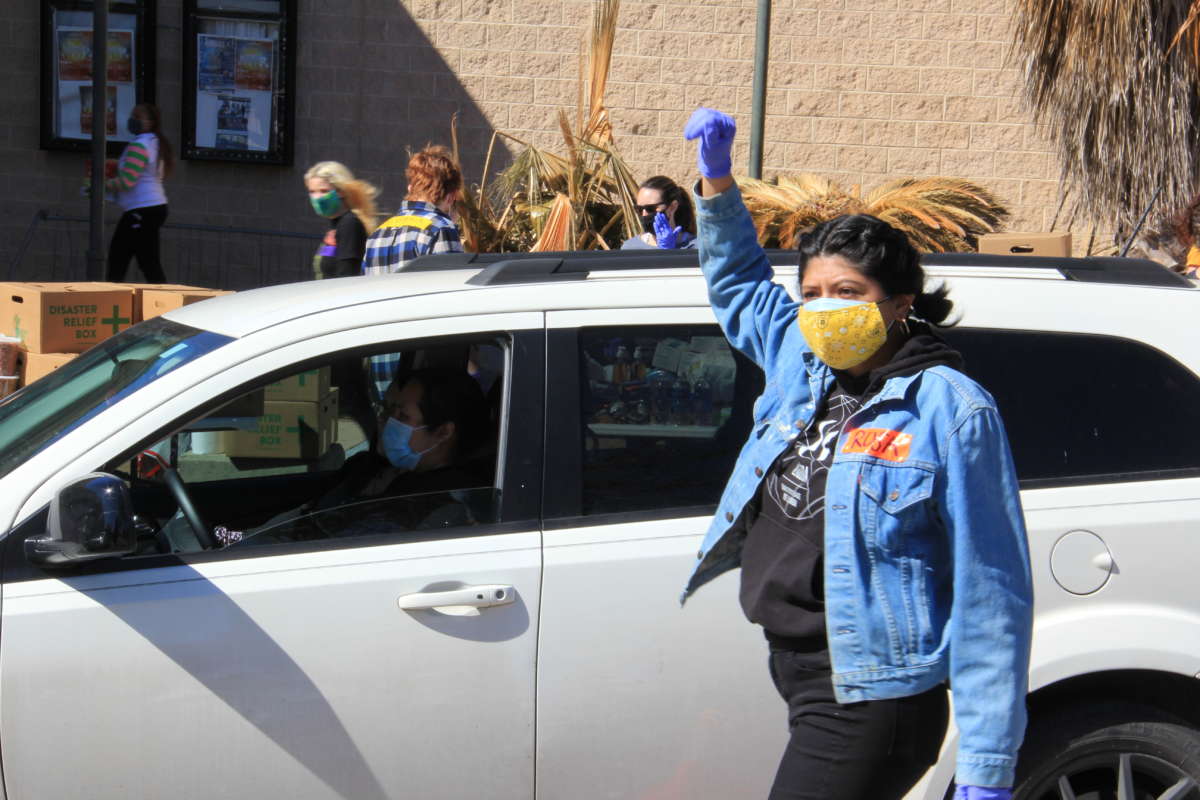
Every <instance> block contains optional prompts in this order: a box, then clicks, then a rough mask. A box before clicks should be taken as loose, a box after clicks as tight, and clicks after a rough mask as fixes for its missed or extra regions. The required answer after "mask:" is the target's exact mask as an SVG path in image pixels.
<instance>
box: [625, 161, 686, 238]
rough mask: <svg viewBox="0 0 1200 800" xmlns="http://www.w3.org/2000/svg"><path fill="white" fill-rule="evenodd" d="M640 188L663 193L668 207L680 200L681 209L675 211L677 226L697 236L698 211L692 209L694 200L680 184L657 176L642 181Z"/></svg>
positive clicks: (663, 198)
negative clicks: (674, 201)
mask: <svg viewBox="0 0 1200 800" xmlns="http://www.w3.org/2000/svg"><path fill="white" fill-rule="evenodd" d="M638 188H639V189H655V190H657V191H659V192H660V193H662V201H663V203H664V204H666V205H671V202H672V201H673V200H678V201H679V208H677V209H675V224H676V225H678V226H679V227H680V228H683V229H684V230H685V231H687V232H688V233H690V234H692V235H693V236H695V235H696V211H695V209H693V208H692V198H691V196H690V195H689V194H688V193H687V192H685V191H684V190H683V188H682V187H681V186H680V185H679V184H677V183H675V181H673V180H671V179H670V178H668V177H667V176H666V175H655V176H654V177H653V178H647V179H646V180H644V181H642V185H641V186H639V187H638Z"/></svg>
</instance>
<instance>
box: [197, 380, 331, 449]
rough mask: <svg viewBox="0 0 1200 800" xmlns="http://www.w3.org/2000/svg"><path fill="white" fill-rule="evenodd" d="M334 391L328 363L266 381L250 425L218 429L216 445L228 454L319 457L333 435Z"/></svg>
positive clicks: (329, 443) (327, 446) (328, 445)
mask: <svg viewBox="0 0 1200 800" xmlns="http://www.w3.org/2000/svg"><path fill="white" fill-rule="evenodd" d="M337 417H338V393H337V389H336V388H334V389H331V388H330V385H329V367H322V368H321V369H315V370H310V371H308V372H302V373H300V374H298V375H293V376H292V377H290V378H285V379H284V380H281V381H276V382H275V383H272V384H269V385H268V386H267V387H266V390H265V391H264V393H263V413H262V416H260V417H258V418H257V419H256V420H255V421H254V422H253V423H252V424H251V426H250V429H248V430H236V431H221V432H220V433H218V434H217V441H216V445H215V447H214V450H215V451H216V452H218V453H223V454H225V455H227V456H229V457H230V458H300V459H315V458H320V457H321V456H322V455H324V454H325V452H326V451H327V450H329V448H330V447H331V446H332V445H333V443H334V442H335V441H337Z"/></svg>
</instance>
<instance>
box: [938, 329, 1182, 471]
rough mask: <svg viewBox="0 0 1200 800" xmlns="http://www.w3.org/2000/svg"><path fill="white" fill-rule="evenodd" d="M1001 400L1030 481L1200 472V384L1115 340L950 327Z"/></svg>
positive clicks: (973, 371)
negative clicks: (1199, 413) (1199, 416)
mask: <svg viewBox="0 0 1200 800" xmlns="http://www.w3.org/2000/svg"><path fill="white" fill-rule="evenodd" d="M945 336H946V338H947V340H948V341H949V342H950V343H951V344H952V345H953V346H954V347H955V348H957V349H958V350H959V351H960V352H961V353H962V354H963V357H964V360H965V362H966V366H965V371H966V372H967V373H968V374H969V375H970V376H971V377H973V378H974V379H975V380H977V381H978V382H979V383H980V384H981V385H983V387H984V388H985V389H987V390H988V391H989V392H991V394H992V395H993V396H994V397H995V399H996V404H997V407H998V408H999V409H1000V414H1001V417H1002V418H1003V420H1004V425H1005V428H1006V429H1007V432H1008V438H1009V442H1010V443H1011V446H1012V452H1013V460H1014V461H1015V462H1016V467H1017V474H1018V475H1019V477H1020V478H1021V480H1022V481H1023V482H1054V481H1071V482H1078V481H1089V482H1104V481H1115V480H1128V479H1137V478H1138V477H1139V476H1143V477H1146V476H1149V475H1150V474H1152V473H1154V474H1157V473H1161V472H1164V471H1166V472H1179V471H1191V472H1195V471H1196V470H1197V468H1200V434H1198V433H1197V428H1196V425H1195V423H1194V420H1193V416H1194V414H1195V411H1196V409H1198V408H1200V380H1198V379H1197V377H1196V375H1195V374H1193V373H1192V372H1191V371H1190V370H1188V369H1187V368H1185V367H1184V366H1182V365H1181V364H1180V363H1179V362H1177V361H1175V360H1174V359H1172V358H1171V357H1170V356H1168V355H1166V354H1164V353H1162V352H1161V351H1159V350H1156V349H1154V348H1152V347H1149V346H1147V345H1145V344H1142V343H1140V342H1135V341H1132V340H1129V339H1122V338H1117V337H1112V336H1095V335H1089V334H1073V333H1047V332H1030V331H1012V330H987V329H971V328H951V329H949V330H947V331H946V332H945Z"/></svg>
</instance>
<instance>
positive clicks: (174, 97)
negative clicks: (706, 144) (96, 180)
mask: <svg viewBox="0 0 1200 800" xmlns="http://www.w3.org/2000/svg"><path fill="white" fill-rule="evenodd" d="M1009 2H1010V0H1001V2H1000V3H996V2H994V0H903V1H902V2H901V0H774V2H773V4H772V5H773V9H774V10H773V16H772V40H771V67H770V90H769V93H768V101H767V112H768V115H767V122H766V144H765V164H764V174H765V175H767V176H771V175H775V174H784V173H794V172H802V171H807V172H816V173H819V174H823V175H828V176H831V177H834V178H835V179H837V180H838V181H840V182H843V183H845V184H851V185H860V186H862V187H863V188H864V189H865V190H869V189H870V188H872V187H874V186H876V185H878V184H879V183H880V182H881V181H884V180H886V179H888V178H892V177H900V176H908V175H947V176H956V177H964V178H969V179H972V180H975V181H978V182H980V183H983V184H984V185H986V186H988V187H989V188H991V189H992V190H994V191H995V192H997V193H998V194H999V195H1000V197H1001V198H1002V199H1003V200H1004V201H1005V202H1007V203H1008V204H1009V205H1010V207H1011V208H1012V210H1013V212H1014V219H1013V222H1012V223H1011V225H1010V228H1012V229H1032V230H1044V229H1046V228H1047V227H1048V226H1049V224H1050V221H1051V219H1052V217H1053V215H1054V211H1055V203H1056V193H1057V181H1056V180H1055V178H1056V177H1057V165H1056V164H1055V160H1054V157H1053V156H1052V154H1051V153H1050V152H1049V149H1048V145H1047V143H1046V142H1045V141H1044V140H1043V138H1042V136H1041V135H1040V132H1039V131H1038V130H1037V129H1036V128H1035V127H1034V126H1033V125H1031V124H1030V123H1029V121H1028V115H1027V113H1026V112H1025V111H1024V110H1023V109H1022V107H1021V104H1020V102H1019V100H1018V99H1017V96H1016V89H1017V79H1018V75H1017V73H1016V71H1015V70H1014V69H1013V68H1012V67H1011V66H1010V65H1006V62H1005V55H1006V52H1007V49H1008V41H1009V35H1008V28H1007V26H1008V24H1009V20H1010V16H1011V14H1010V5H1009ZM181 6H182V4H181V0H159V1H158V15H159V24H158V31H157V35H158V42H159V62H158V64H157V68H158V98H159V104H160V105H161V106H162V108H163V112H164V118H165V120H166V123H167V131H168V133H169V134H170V135H171V136H172V137H173V138H174V139H175V140H176V141H177V140H178V138H179V114H180V102H179V94H180V90H181V87H180V70H181V63H180V53H181V50H182V47H181V44H180V35H181V33H180V30H181V17H182V14H181ZM299 6H300V17H299V31H300V36H299V42H298V48H299V49H298V58H297V64H298V74H297V97H296V101H297V102H296V131H295V134H296V140H295V141H296V163H295V165H294V166H292V167H265V166H247V165H237V164H222V163H211V162H183V163H181V164H180V167H179V170H178V174H177V175H176V177H175V178H174V179H173V180H172V181H171V182H170V183H169V184H168V194H169V197H170V202H171V217H172V220H173V221H178V222H196V223H209V224H218V225H242V226H247V227H253V228H263V229H273V230H288V231H319V230H320V229H321V222H320V220H317V219H316V218H315V217H314V216H313V215H312V213H311V211H310V210H309V209H308V206H307V201H306V198H305V196H304V194H303V191H302V186H301V176H302V175H303V172H304V170H305V168H306V167H307V166H308V165H309V164H311V163H313V162H315V161H318V160H323V159H328V158H332V159H337V160H341V161H344V162H346V163H347V164H348V165H350V166H351V168H352V169H354V170H355V171H356V172H358V173H359V174H360V175H362V176H364V177H367V178H368V179H370V180H372V181H374V182H376V183H377V184H378V185H379V186H380V187H381V189H382V190H383V193H382V195H381V198H380V205H381V208H382V209H383V210H390V209H392V208H394V206H395V205H396V204H397V203H398V202H399V201H400V199H401V198H402V197H403V193H404V179H403V167H404V163H405V161H406V148H410V147H411V148H417V147H420V146H421V145H423V144H425V143H426V142H427V141H435V142H445V141H447V140H448V130H449V118H450V115H451V114H452V113H455V112H457V113H458V114H459V116H460V133H461V135H462V141H463V146H464V162H465V163H464V166H465V171H466V173H467V177H468V179H469V180H471V181H478V180H479V178H480V170H481V168H482V163H483V159H484V153H485V151H486V148H487V144H488V142H489V140H490V138H491V136H492V133H493V132H494V131H496V130H501V131H505V132H507V133H510V134H512V135H514V136H517V137H520V138H522V139H525V140H527V141H530V142H533V143H535V144H538V145H541V146H550V147H555V148H558V147H559V146H560V142H561V137H560V135H559V133H558V129H557V125H556V122H555V114H556V112H557V110H558V109H559V108H563V107H565V108H567V109H568V110H571V111H572V112H573V110H574V107H575V101H576V92H577V85H578V84H577V77H578V74H579V52H580V40H581V37H582V36H583V34H584V32H585V31H586V28H587V24H588V21H589V20H590V17H591V13H592V4H591V3H590V2H586V1H585V0H401V1H399V2H398V1H397V0H299ZM755 6H756V3H755V2H754V0H679V2H674V3H669V2H668V3H654V2H632V1H631V0H626V2H625V3H624V4H623V7H622V10H621V17H620V24H621V27H620V31H619V33H618V36H617V40H616V48H615V54H614V57H613V64H612V71H611V78H610V83H609V90H608V104H609V106H610V108H611V111H612V118H613V121H614V125H615V129H616V135H617V137H618V144H619V146H620V147H621V149H622V151H623V153H624V154H625V156H626V158H627V159H628V160H629V162H630V163H631V165H632V166H633V168H634V171H635V175H637V176H638V177H639V178H644V177H648V176H649V175H651V174H655V173H665V174H668V175H671V176H673V177H675V178H676V179H678V180H686V179H690V178H691V177H692V176H694V174H695V166H694V157H693V154H692V151H691V147H690V146H687V145H685V143H684V142H683V140H682V138H681V131H682V128H683V124H684V121H685V120H686V119H687V116H688V114H689V113H690V111H691V110H692V109H693V108H695V107H696V106H697V105H701V104H706V105H712V106H715V107H718V108H721V109H724V110H726V111H729V112H731V113H733V114H734V115H735V116H736V117H737V119H738V122H739V124H740V126H741V129H742V136H741V141H740V142H739V144H738V146H737V148H736V150H735V154H734V155H735V167H737V168H739V169H744V167H745V164H746V141H747V140H748V138H749V127H750V107H751V90H750V86H751V81H752V74H753V55H754V27H755V19H754V16H755ZM38 8H39V3H38V0H15V2H13V3H9V4H5V7H4V9H3V10H0V43H3V46H2V47H0V85H2V86H3V90H4V96H5V98H6V101H7V102H6V107H5V110H6V112H7V113H6V114H5V116H4V118H3V119H0V185H2V186H3V187H4V191H3V192H2V193H0V276H5V275H6V273H7V270H6V267H7V265H8V262H9V259H10V258H11V257H12V255H13V253H15V251H16V248H17V246H18V245H19V243H20V241H21V239H22V237H23V236H24V233H25V230H26V228H27V226H28V223H29V220H30V219H31V218H32V216H33V213H34V211H36V210H37V209H39V208H50V209H53V210H55V211H59V212H63V213H67V214H79V215H86V212H87V204H86V201H85V200H84V199H83V198H81V197H80V196H79V195H78V188H79V185H80V179H81V175H82V169H83V160H84V158H85V156H84V155H82V154H77V153H61V152H45V151H42V150H39V149H38V108H39V106H38V81H37V73H38V53H39V47H38ZM507 155H508V151H507V150H506V149H504V148H503V147H502V148H501V149H500V151H499V152H498V153H497V162H498V163H503V162H504V160H505V158H506V157H507ZM110 216H111V217H112V218H114V219H115V216H116V213H115V211H114V212H111V213H110ZM1060 227H1062V223H1061V221H1060ZM64 230H65V229H64ZM73 235H75V236H76V238H77V235H78V234H77V233H76V234H73ZM66 236H67V234H66V233H65V232H58V233H56V232H54V231H53V230H52V228H46V227H43V229H42V232H41V233H39V234H38V236H37V237H35V241H34V242H33V244H32V245H31V250H30V254H31V255H29V256H27V257H26V259H25V261H24V263H23V264H22V268H21V275H20V277H34V276H37V275H45V274H47V270H48V269H49V267H48V266H47V265H48V264H50V263H51V256H50V255H49V254H50V250H51V248H52V247H60V249H61V248H62V247H63V246H64V244H63V241H61V240H62V239H63V238H64V237H66ZM1078 238H1080V239H1082V238H1083V237H1082V236H1080V237H1078ZM180 247H183V245H180ZM82 249H83V248H82V247H76V248H74V249H73V250H72V251H71V254H70V255H69V256H64V255H62V253H63V252H66V251H65V250H61V252H60V254H59V255H58V256H55V258H57V259H59V261H62V260H63V259H66V262H65V263H66V266H65V267H63V269H65V270H66V272H68V273H69V272H70V271H71V270H78V271H79V274H82V262H81V260H80V259H81V258H82ZM180 253H181V254H180V255H179V256H178V258H177V260H179V261H188V262H189V263H191V262H193V261H195V260H197V259H201V260H205V261H208V262H211V261H212V260H213V259H214V258H215V259H223V258H227V256H225V255H217V256H211V255H205V254H201V255H196V254H195V253H192V252H191V251H190V250H189V251H188V253H182V251H180ZM170 258H171V255H170V247H169V242H168V259H170ZM287 258H288V259H290V260H297V258H296V257H295V256H292V255H288V256H287ZM54 263H56V264H58V263H59V262H54ZM76 264H78V266H76ZM291 266H294V267H295V269H296V270H297V272H296V274H297V276H301V275H303V274H306V272H305V271H306V270H307V264H296V265H291ZM181 268H182V267H181ZM209 268H210V269H211V268H213V266H212V264H209ZM289 268H291V267H289ZM56 269H58V267H56ZM167 269H168V274H170V275H172V278H174V279H181V278H185V277H186V276H184V275H180V274H178V271H176V273H175V274H172V264H171V263H170V262H169V261H168V264H167ZM54 277H63V275H62V273H61V272H58V273H56V274H55V275H54Z"/></svg>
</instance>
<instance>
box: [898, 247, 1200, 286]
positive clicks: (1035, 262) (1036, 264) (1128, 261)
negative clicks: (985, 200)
mask: <svg viewBox="0 0 1200 800" xmlns="http://www.w3.org/2000/svg"><path fill="white" fill-rule="evenodd" d="M921 265H922V266H924V267H971V268H976V267H978V268H1005V269H1012V268H1014V267H1021V268H1023V269H1053V270H1058V272H1059V273H1060V274H1061V275H1062V276H1063V277H1064V278H1066V279H1067V280H1069V281H1081V282H1083V283H1118V284H1122V285H1125V286H1182V287H1187V288H1192V287H1193V284H1192V282H1191V281H1190V280H1188V279H1187V278H1185V277H1184V276H1183V275H1180V274H1179V273H1177V272H1172V271H1171V270H1169V269H1167V268H1166V267H1164V266H1163V265H1162V264H1159V263H1158V262H1157V261H1151V260H1149V259H1147V258H1117V257H1107V256H1090V257H1088V258H1066V257H1061V258H1059V257H1054V256H1026V255H1019V256H1017V255H1014V256H1006V255H995V254H991V253H925V254H924V255H922V256H921Z"/></svg>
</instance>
